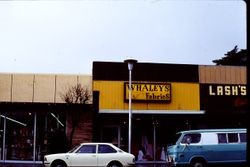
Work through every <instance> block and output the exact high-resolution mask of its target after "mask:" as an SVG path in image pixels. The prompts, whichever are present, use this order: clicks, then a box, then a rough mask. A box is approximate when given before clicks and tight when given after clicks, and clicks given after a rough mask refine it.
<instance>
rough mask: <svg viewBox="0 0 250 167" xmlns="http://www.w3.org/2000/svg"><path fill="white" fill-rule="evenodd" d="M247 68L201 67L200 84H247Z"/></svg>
mask: <svg viewBox="0 0 250 167" xmlns="http://www.w3.org/2000/svg"><path fill="white" fill-rule="evenodd" d="M246 76H247V68H246V67H245V66H244V67H243V66H212V65H210V66H209V65H200V66H199V82H200V83H216V84H246V83H247V77H246Z"/></svg>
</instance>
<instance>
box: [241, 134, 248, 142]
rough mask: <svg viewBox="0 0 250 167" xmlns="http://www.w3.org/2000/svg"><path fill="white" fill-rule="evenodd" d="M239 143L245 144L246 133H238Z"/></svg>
mask: <svg viewBox="0 0 250 167" xmlns="http://www.w3.org/2000/svg"><path fill="white" fill-rule="evenodd" d="M240 142H241V143H246V142H247V134H246V133H240Z"/></svg>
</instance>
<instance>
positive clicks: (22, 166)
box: [0, 163, 168, 167]
mask: <svg viewBox="0 0 250 167" xmlns="http://www.w3.org/2000/svg"><path fill="white" fill-rule="evenodd" d="M0 167H43V165H42V164H15V163H8V164H6V163H5V164H3V163H0ZM136 167H168V166H167V165H166V164H151V163H150V164H137V165H136Z"/></svg>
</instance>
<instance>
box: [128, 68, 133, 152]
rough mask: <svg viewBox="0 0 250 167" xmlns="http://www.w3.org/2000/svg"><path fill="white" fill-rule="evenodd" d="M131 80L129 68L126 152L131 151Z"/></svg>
mask: <svg viewBox="0 0 250 167" xmlns="http://www.w3.org/2000/svg"><path fill="white" fill-rule="evenodd" d="M131 82H132V69H129V104H128V108H129V114H128V117H129V118H128V120H129V121H128V152H129V153H131V134H132V132H131V131H132V129H131V127H132V121H131V120H132V109H131V104H132V89H131V84H132V83H131Z"/></svg>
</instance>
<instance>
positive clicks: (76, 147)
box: [68, 145, 80, 153]
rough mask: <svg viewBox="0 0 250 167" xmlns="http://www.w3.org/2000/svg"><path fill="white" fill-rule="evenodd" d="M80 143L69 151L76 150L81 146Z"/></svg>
mask: <svg viewBox="0 0 250 167" xmlns="http://www.w3.org/2000/svg"><path fill="white" fill-rule="evenodd" d="M79 146H80V145H76V146H75V147H73V148H72V149H71V150H69V151H68V153H72V152H74V151H75V150H76V149H78V148H79Z"/></svg>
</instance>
